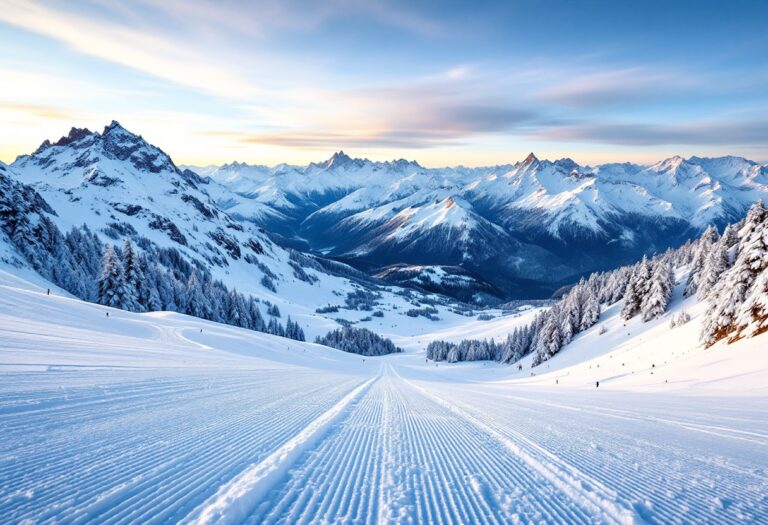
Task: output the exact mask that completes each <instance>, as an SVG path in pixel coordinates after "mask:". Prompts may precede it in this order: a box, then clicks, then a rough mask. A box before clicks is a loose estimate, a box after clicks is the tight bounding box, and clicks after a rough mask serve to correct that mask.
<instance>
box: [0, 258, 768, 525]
mask: <svg viewBox="0 0 768 525" xmlns="http://www.w3.org/2000/svg"><path fill="white" fill-rule="evenodd" d="M41 285H42V286H46V285H45V284H44V283H40V282H38V283H37V284H36V283H34V282H33V281H28V280H23V279H21V278H18V277H14V276H13V275H10V274H8V273H6V272H2V271H0V523H8V524H11V523H100V524H108V523H176V522H182V523H254V524H255V523H289V524H297V523H768V387H767V386H766V381H765V378H766V377H768V358H766V352H765V348H766V347H768V337H766V336H760V337H758V338H755V339H753V340H748V341H742V342H739V343H736V344H734V345H730V346H726V345H716V346H715V347H713V348H711V349H709V350H706V351H705V350H701V349H697V350H694V348H695V347H696V345H695V343H694V342H693V340H691V342H690V343H689V344H688V347H686V344H684V342H683V341H684V340H689V339H690V338H688V335H687V332H686V331H689V332H691V333H694V332H695V328H696V326H695V325H696V310H695V307H694V308H692V309H691V311H692V313H693V314H694V320H693V321H692V322H691V323H689V324H690V327H689V326H688V325H686V326H685V327H682V328H680V329H675V330H669V329H668V328H667V327H666V326H663V323H661V322H658V323H655V324H654V323H649V324H648V325H647V326H646V327H645V328H643V329H642V330H640V329H639V328H638V329H637V330H636V333H635V334H634V335H632V336H630V335H629V334H628V335H626V336H625V335H624V331H625V329H626V330H628V331H630V330H634V329H635V328H634V327H633V326H634V325H633V326H630V327H629V328H627V327H625V326H623V325H621V323H620V322H619V321H618V319H617V318H616V315H615V312H612V311H610V310H609V311H606V312H605V313H604V316H605V320H604V321H601V323H600V324H601V325H603V324H605V325H606V326H607V332H606V333H605V334H604V335H601V336H600V337H602V338H604V340H605V341H607V342H609V343H610V344H609V346H610V348H608V347H605V345H602V346H600V345H597V344H594V341H595V340H596V338H597V337H598V336H597V329H598V327H594V328H593V329H591V330H589V331H587V332H585V333H584V334H581V335H579V337H578V338H577V340H575V341H574V343H573V348H571V347H569V348H567V349H566V350H564V351H563V352H562V353H561V354H559V355H558V356H557V357H556V358H555V359H553V360H552V361H551V363H549V364H548V365H546V366H549V368H546V366H545V368H544V369H543V370H541V371H538V370H536V371H535V372H536V375H535V376H531V370H530V368H529V367H527V365H526V368H525V369H524V370H523V371H522V372H521V371H518V370H517V367H509V366H500V365H489V364H461V365H447V364H442V363H441V364H440V365H439V366H436V365H435V364H434V363H431V362H429V363H428V362H426V361H425V359H424V355H423V352H421V351H420V350H418V349H416V348H415V347H414V348H408V351H407V352H406V353H405V354H402V355H392V356H388V357H382V358H365V359H363V358H362V357H360V356H356V355H351V354H345V353H343V352H339V351H335V350H332V349H329V348H326V347H322V346H319V345H315V344H311V343H299V342H295V341H290V340H285V339H282V338H277V337H273V336H269V335H266V334H261V333H255V332H250V331H246V330H241V329H238V328H233V327H228V326H224V325H219V324H215V323H209V322H205V321H200V320H198V319H195V318H191V317H187V316H183V315H177V314H169V313H154V314H132V313H128V312H123V311H120V310H111V309H107V308H105V307H102V306H98V305H93V304H89V303H84V302H82V301H79V300H76V299H72V298H68V297H66V296H64V295H60V294H59V293H58V291H57V290H54V293H53V294H52V295H51V296H47V295H46V293H45V289H44V288H41V287H40V286H41ZM107 312H109V316H108V317H107V316H106V313H107ZM612 323H613V324H612ZM614 325H616V326H614ZM622 337H623V338H624V339H621V338H622ZM611 338H613V339H611ZM686 338H687V339H686ZM424 339H425V340H426V339H429V336H428V335H427V336H425V338H424ZM399 343H400V342H399ZM580 349H581V350H580ZM649 360H652V361H653V363H650V362H649ZM619 362H621V365H620V364H619ZM600 365H602V366H600ZM630 368H631V370H629V369H630ZM598 369H601V370H603V372H598ZM622 369H624V373H622ZM630 372H631V373H630ZM596 379H599V380H600V381H601V384H600V387H599V388H596V387H595V380H596Z"/></svg>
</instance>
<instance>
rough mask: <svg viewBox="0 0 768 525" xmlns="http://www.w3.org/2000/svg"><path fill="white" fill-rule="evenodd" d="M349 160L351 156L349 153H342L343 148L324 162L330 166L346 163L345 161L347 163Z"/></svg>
mask: <svg viewBox="0 0 768 525" xmlns="http://www.w3.org/2000/svg"><path fill="white" fill-rule="evenodd" d="M351 161H352V157H350V156H349V155H347V154H346V153H344V150H343V149H340V150H339V151H337V152H336V153H334V154H333V155H332V156H331V158H330V159H328V160H327V161H326V163H325V164H326V166H327V167H329V168H330V167H331V166H342V165H344V164H347V163H349V162H351Z"/></svg>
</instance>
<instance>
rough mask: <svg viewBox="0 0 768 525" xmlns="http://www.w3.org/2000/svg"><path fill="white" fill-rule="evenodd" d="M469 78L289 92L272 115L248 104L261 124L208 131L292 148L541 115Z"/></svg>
mask: <svg viewBox="0 0 768 525" xmlns="http://www.w3.org/2000/svg"><path fill="white" fill-rule="evenodd" d="M473 83H474V80H471V79H470V80H467V79H464V78H461V79H460V80H453V79H450V78H446V77H436V78H432V79H428V80H425V81H421V82H412V83H410V84H405V85H397V86H386V87H377V88H367V89H354V90H339V91H312V92H307V93H291V94H289V95H288V96H289V97H290V99H291V103H290V104H288V103H287V104H286V105H285V109H284V110H282V111H280V112H277V113H275V114H274V115H269V114H265V113H264V112H263V111H261V108H251V109H250V110H251V111H255V112H257V113H258V114H259V115H260V117H261V118H267V119H268V120H270V121H269V122H268V124H269V125H270V126H269V129H267V130H266V131H261V132H255V133H250V132H242V131H232V132H228V131H226V130H224V131H222V130H213V131H210V132H209V133H211V134H214V135H217V136H221V135H222V134H227V133H232V137H233V139H235V140H238V141H240V142H246V143H251V144H262V145H278V146H285V147H293V148H301V147H306V148H318V147H329V146H330V147H335V146H352V145H361V146H362V145H364V146H368V147H377V148H388V147H402V148H428V147H435V146H442V145H455V144H459V143H463V141H465V140H467V139H468V138H469V137H472V136H477V135H483V134H491V133H507V132H513V131H515V130H521V129H523V128H525V127H527V126H532V125H534V124H541V123H542V122H543V119H542V117H541V116H540V115H539V114H538V112H537V111H535V110H532V109H530V108H523V107H517V106H515V105H514V104H511V103H510V102H508V101H506V100H505V99H504V98H503V97H502V96H498V95H497V94H494V93H492V92H488V91H487V90H486V89H475V88H474V87H473Z"/></svg>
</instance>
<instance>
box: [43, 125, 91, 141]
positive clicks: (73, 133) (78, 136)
mask: <svg viewBox="0 0 768 525" xmlns="http://www.w3.org/2000/svg"><path fill="white" fill-rule="evenodd" d="M91 135H93V132H92V131H91V130H89V129H88V128H76V127H72V128H71V129H70V130H69V133H68V134H67V135H65V136H63V137H61V138H60V139H59V140H57V141H56V142H55V143H54V144H53V145H54V146H66V145H68V144H72V143H73V142H77V141H78V140H82V139H84V138H86V137H89V136H91ZM46 142H48V141H46Z"/></svg>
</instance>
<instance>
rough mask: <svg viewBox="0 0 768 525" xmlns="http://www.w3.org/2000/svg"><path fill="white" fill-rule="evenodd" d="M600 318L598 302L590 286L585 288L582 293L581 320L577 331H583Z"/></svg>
mask: <svg viewBox="0 0 768 525" xmlns="http://www.w3.org/2000/svg"><path fill="white" fill-rule="evenodd" d="M598 319H600V302H599V301H598V300H597V295H596V294H595V291H594V290H593V289H592V288H586V290H585V291H584V294H583V295H582V308H581V322H580V324H579V331H580V332H583V331H584V330H586V329H587V328H589V327H590V326H592V325H594V324H595V323H596V322H597V321H598Z"/></svg>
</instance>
